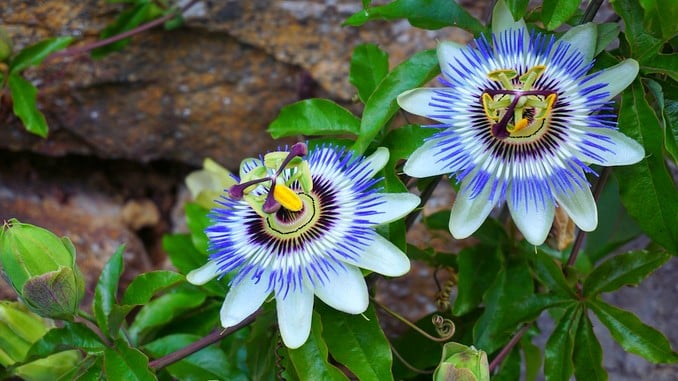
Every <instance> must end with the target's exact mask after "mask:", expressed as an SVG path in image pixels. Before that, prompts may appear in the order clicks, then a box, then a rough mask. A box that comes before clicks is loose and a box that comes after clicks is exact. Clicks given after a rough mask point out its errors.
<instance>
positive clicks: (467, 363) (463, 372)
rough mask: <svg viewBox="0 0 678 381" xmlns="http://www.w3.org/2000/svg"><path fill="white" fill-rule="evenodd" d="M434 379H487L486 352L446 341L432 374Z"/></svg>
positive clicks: (476, 380)
mask: <svg viewBox="0 0 678 381" xmlns="http://www.w3.org/2000/svg"><path fill="white" fill-rule="evenodd" d="M433 380H434V381H454V380H457V381H462V380H463V381H489V380H490V368H489V365H488V363H487V354H486V353H485V352H483V351H479V350H477V349H475V348H474V347H473V346H470V347H467V346H465V345H462V344H459V343H447V344H445V346H444V347H443V358H442V361H441V362H440V365H438V368H436V371H435V373H434V374H433Z"/></svg>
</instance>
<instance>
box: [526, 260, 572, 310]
mask: <svg viewBox="0 0 678 381" xmlns="http://www.w3.org/2000/svg"><path fill="white" fill-rule="evenodd" d="M534 267H535V271H536V273H537V278H538V279H539V281H540V282H541V283H542V284H544V285H545V286H546V287H548V288H549V290H552V291H553V292H555V293H556V294H562V295H567V296H570V297H572V298H573V299H576V297H577V294H576V292H575V291H574V290H573V289H572V287H570V285H569V284H568V283H567V280H565V277H564V276H563V272H562V270H561V269H560V266H558V265H557V264H556V263H555V262H554V261H553V259H552V258H551V257H550V256H549V255H548V254H546V253H544V252H538V253H537V254H536V255H535V256H534Z"/></svg>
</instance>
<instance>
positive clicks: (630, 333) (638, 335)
mask: <svg viewBox="0 0 678 381" xmlns="http://www.w3.org/2000/svg"><path fill="white" fill-rule="evenodd" d="M588 305H589V307H590V308H591V310H593V312H595V314H596V316H598V319H600V321H601V322H602V323H603V324H604V325H605V326H606V327H607V329H608V330H610V334H612V337H613V338H614V339H615V340H616V341H617V342H618V343H619V345H621V346H622V348H624V350H626V351H627V352H631V353H635V354H637V355H639V356H642V357H644V358H646V359H647V360H649V361H651V362H653V363H655V364H659V363H667V364H670V363H676V362H678V354H677V353H676V352H674V351H673V350H672V349H671V344H670V343H669V341H668V340H667V339H666V337H665V336H664V335H663V334H662V333H661V332H659V331H657V330H656V329H654V328H652V327H650V326H648V325H645V324H644V323H643V322H642V321H640V319H638V317H637V316H636V315H634V314H632V313H631V312H629V311H625V310H622V309H619V308H617V307H614V306H611V305H609V304H607V303H605V302H604V301H602V300H592V301H589V302H588Z"/></svg>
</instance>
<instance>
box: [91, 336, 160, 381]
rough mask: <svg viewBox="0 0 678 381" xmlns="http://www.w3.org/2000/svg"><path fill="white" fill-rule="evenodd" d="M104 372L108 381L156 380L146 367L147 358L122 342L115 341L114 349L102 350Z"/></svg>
mask: <svg viewBox="0 0 678 381" xmlns="http://www.w3.org/2000/svg"><path fill="white" fill-rule="evenodd" d="M104 371H105V372H106V378H107V379H108V380H126V381H150V380H157V378H156V377H155V375H154V374H153V373H152V372H151V370H150V369H149V367H148V357H146V355H144V354H143V353H142V352H141V351H139V350H138V349H136V348H131V347H130V346H129V345H127V343H126V342H125V341H124V340H118V341H116V343H115V348H106V349H105V350H104Z"/></svg>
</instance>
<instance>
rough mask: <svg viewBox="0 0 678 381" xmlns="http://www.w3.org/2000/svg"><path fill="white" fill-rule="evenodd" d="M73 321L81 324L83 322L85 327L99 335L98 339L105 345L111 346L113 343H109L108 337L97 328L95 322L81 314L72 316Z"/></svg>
mask: <svg viewBox="0 0 678 381" xmlns="http://www.w3.org/2000/svg"><path fill="white" fill-rule="evenodd" d="M73 321H74V322H76V323H81V324H83V325H84V326H86V327H87V328H89V330H90V331H92V332H94V334H95V335H97V337H99V339H100V340H101V341H102V342H103V343H104V344H105V345H106V346H107V347H112V346H113V343H111V341H110V340H108V338H107V337H106V336H105V335H104V333H103V332H101V329H99V327H98V326H97V325H96V324H94V323H93V322H92V321H91V320H89V319H88V318H86V317H83V316H80V315H75V316H74V317H73Z"/></svg>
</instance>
